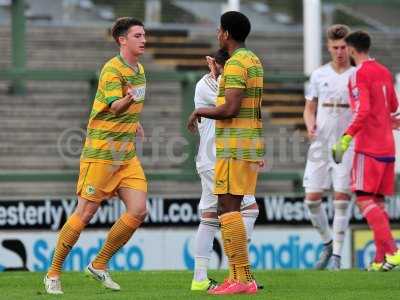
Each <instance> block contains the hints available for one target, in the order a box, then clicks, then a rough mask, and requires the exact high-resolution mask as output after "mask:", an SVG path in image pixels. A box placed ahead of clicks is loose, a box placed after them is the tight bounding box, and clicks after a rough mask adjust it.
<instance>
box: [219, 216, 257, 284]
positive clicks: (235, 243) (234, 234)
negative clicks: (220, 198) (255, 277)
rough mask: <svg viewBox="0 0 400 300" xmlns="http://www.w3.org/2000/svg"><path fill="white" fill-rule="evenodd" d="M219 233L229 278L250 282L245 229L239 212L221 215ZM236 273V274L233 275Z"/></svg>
mask: <svg viewBox="0 0 400 300" xmlns="http://www.w3.org/2000/svg"><path fill="white" fill-rule="evenodd" d="M219 218H220V222H221V232H223V234H222V239H223V243H224V250H225V254H226V255H227V256H228V260H229V265H230V268H229V273H230V274H229V278H230V279H231V278H233V279H236V280H239V281H240V282H244V283H247V282H249V281H251V280H252V276H251V272H250V263H249V255H248V250H247V235H246V228H245V226H244V223H243V219H242V215H241V214H240V212H237V211H235V212H229V213H226V214H223V215H221V216H220V217H219ZM235 273H236V274H235Z"/></svg>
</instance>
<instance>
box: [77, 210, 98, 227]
mask: <svg viewBox="0 0 400 300" xmlns="http://www.w3.org/2000/svg"><path fill="white" fill-rule="evenodd" d="M95 213H96V211H91V210H84V211H82V212H79V213H78V212H77V213H76V214H77V215H78V216H79V218H80V219H81V221H82V222H83V223H84V224H86V225H87V224H89V222H90V220H91V219H92V218H93V216H94V215H95Z"/></svg>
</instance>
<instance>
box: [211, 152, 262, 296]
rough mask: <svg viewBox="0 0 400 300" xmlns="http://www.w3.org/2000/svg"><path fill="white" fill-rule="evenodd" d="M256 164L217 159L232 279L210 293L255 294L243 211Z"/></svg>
mask: <svg viewBox="0 0 400 300" xmlns="http://www.w3.org/2000/svg"><path fill="white" fill-rule="evenodd" d="M256 165H257V166H258V164H254V163H249V162H246V161H240V160H234V159H224V160H222V159H217V163H216V168H215V193H216V194H218V213H219V220H220V222H221V234H222V240H223V244H224V251H225V254H226V255H227V257H228V262H229V279H228V280H227V281H226V282H225V283H224V284H221V285H219V286H217V287H216V288H215V289H212V290H210V291H209V293H210V294H236V293H256V292H257V284H256V283H255V281H254V279H253V276H252V274H251V270H250V262H249V255H248V249H247V233H246V227H245V224H244V222H243V218H242V215H241V213H240V206H241V203H242V200H243V195H245V194H254V193H255V185H256V181H257V174H258V168H256Z"/></svg>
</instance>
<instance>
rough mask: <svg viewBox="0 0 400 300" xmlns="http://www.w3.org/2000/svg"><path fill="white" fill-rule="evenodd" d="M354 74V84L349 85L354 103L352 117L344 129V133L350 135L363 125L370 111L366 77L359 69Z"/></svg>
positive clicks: (354, 133)
mask: <svg viewBox="0 0 400 300" xmlns="http://www.w3.org/2000/svg"><path fill="white" fill-rule="evenodd" d="M354 76H355V78H354V79H355V82H354V84H350V85H349V87H350V91H349V92H350V94H351V98H352V101H353V103H354V105H353V119H352V121H351V123H350V125H349V126H348V127H347V130H346V134H349V135H351V136H355V135H356V134H357V133H358V132H359V131H360V130H361V129H362V128H363V127H364V125H365V122H366V120H367V117H368V115H369V113H370V92H369V86H368V80H367V77H366V75H365V74H363V73H361V72H359V71H358V72H357V73H356V74H354Z"/></svg>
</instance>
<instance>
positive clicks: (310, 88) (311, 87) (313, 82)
mask: <svg viewBox="0 0 400 300" xmlns="http://www.w3.org/2000/svg"><path fill="white" fill-rule="evenodd" d="M304 97H305V98H306V100H307V101H313V100H314V99H315V98H318V83H317V76H316V75H315V72H312V74H311V77H310V81H309V82H307V84H306V89H305V94H304Z"/></svg>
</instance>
